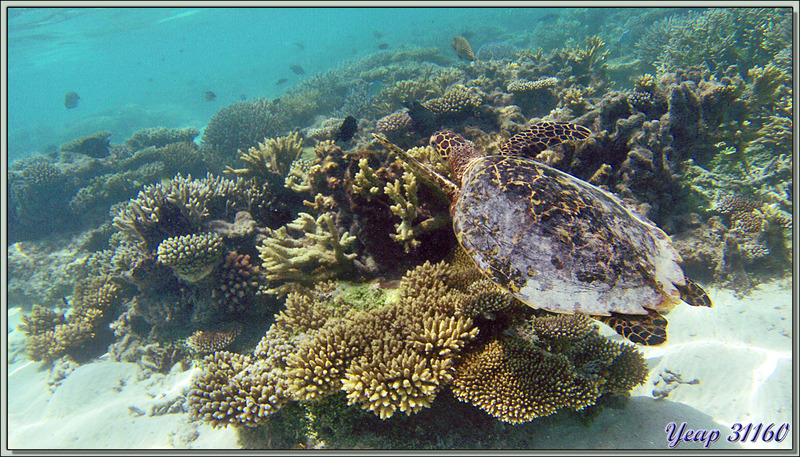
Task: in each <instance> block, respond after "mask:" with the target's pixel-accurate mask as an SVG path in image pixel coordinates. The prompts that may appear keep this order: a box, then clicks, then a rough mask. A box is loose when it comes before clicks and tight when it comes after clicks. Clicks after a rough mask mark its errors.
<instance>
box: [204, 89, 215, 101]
mask: <svg viewBox="0 0 800 457" xmlns="http://www.w3.org/2000/svg"><path fill="white" fill-rule="evenodd" d="M215 98H217V94H215V93H214V92H211V91H210V90H207V91H205V92H203V100H205V101H207V102H213V101H214V99H215Z"/></svg>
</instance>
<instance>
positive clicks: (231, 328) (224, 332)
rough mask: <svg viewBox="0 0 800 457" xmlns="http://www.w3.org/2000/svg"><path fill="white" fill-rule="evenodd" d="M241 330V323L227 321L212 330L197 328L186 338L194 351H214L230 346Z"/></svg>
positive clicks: (187, 343) (199, 352)
mask: <svg viewBox="0 0 800 457" xmlns="http://www.w3.org/2000/svg"><path fill="white" fill-rule="evenodd" d="M241 332H242V324H240V323H238V322H229V323H227V324H223V325H221V326H218V327H217V328H214V329H212V330H198V331H196V332H194V333H193V334H192V336H190V337H189V338H187V339H186V345H187V346H189V348H190V349H191V350H192V352H194V353H198V354H201V353H208V352H216V351H221V350H222V349H225V348H226V347H228V346H230V345H231V343H233V342H234V341H235V340H236V338H237V337H238V336H239V334H240V333H241Z"/></svg>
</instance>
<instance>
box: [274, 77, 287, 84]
mask: <svg viewBox="0 0 800 457" xmlns="http://www.w3.org/2000/svg"><path fill="white" fill-rule="evenodd" d="M287 82H289V78H281V79H279V80H277V81H275V84H277V85H281V84H285V83H287Z"/></svg>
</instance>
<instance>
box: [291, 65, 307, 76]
mask: <svg viewBox="0 0 800 457" xmlns="http://www.w3.org/2000/svg"><path fill="white" fill-rule="evenodd" d="M289 68H290V69H291V70H292V71H293V72H294V74H296V75H302V74H304V73H305V72H306V71H305V70H303V67H301V66H300V65H297V64H296V63H295V64H292V65H290V66H289Z"/></svg>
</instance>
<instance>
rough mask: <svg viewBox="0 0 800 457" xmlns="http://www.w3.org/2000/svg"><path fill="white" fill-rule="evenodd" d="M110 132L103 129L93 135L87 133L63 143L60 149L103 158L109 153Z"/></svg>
mask: <svg viewBox="0 0 800 457" xmlns="http://www.w3.org/2000/svg"><path fill="white" fill-rule="evenodd" d="M110 138H111V132H109V131H106V130H103V131H102V132H97V133H95V134H93V135H87V136H84V137H80V138H77V139H74V140H72V141H69V142H67V143H64V144H63V145H61V150H62V151H67V152H77V153H80V154H86V155H87V156H89V157H94V158H103V157H106V156H107V155H108V154H109V143H110Z"/></svg>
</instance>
